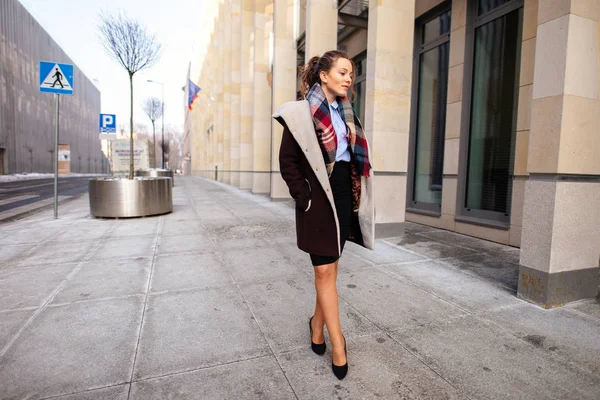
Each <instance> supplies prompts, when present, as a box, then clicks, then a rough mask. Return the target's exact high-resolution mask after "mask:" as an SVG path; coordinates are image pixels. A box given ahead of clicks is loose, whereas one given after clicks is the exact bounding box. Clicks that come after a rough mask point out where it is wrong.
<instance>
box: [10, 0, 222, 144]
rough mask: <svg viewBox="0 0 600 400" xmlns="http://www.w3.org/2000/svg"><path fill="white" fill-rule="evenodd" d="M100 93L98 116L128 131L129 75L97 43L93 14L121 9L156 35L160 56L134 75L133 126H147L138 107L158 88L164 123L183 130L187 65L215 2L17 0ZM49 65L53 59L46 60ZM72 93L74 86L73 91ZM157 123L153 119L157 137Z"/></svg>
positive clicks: (196, 54) (197, 53)
mask: <svg viewBox="0 0 600 400" xmlns="http://www.w3.org/2000/svg"><path fill="white" fill-rule="evenodd" d="M19 1H20V2H21V4H23V6H24V7H25V8H26V9H27V11H28V12H29V13H30V14H32V15H33V17H34V18H35V19H36V20H37V21H38V23H39V24H40V25H41V26H42V27H43V28H44V29H45V30H46V31H47V32H48V34H49V35H50V36H51V37H52V38H53V39H54V41H55V42H57V43H58V45H59V46H60V47H61V48H62V49H63V50H64V51H65V53H67V55H68V56H69V57H70V58H71V59H72V60H73V62H74V63H75V64H76V65H77V66H78V67H79V69H81V70H82V71H83V73H84V74H85V75H86V76H87V77H88V79H90V80H91V81H92V82H93V83H94V84H95V85H96V87H97V88H98V89H99V90H100V92H101V95H102V110H101V112H102V113H106V114H116V115H117V127H120V126H121V125H122V124H123V125H124V126H125V127H126V130H129V129H128V127H129V114H130V108H129V77H128V75H127V72H126V70H125V69H124V68H123V67H122V66H121V65H120V64H118V63H117V62H116V61H114V60H113V59H112V58H110V57H109V55H108V54H107V53H106V50H105V49H104V47H103V46H102V44H101V42H100V36H99V30H98V23H99V21H100V19H99V13H100V12H101V11H105V12H108V13H113V12H118V11H122V12H125V13H126V15H127V16H128V17H130V18H133V19H136V20H137V21H138V22H140V23H141V24H142V25H144V26H145V27H146V29H147V30H148V32H150V33H151V34H155V35H156V39H157V40H158V42H159V43H161V44H162V47H163V50H162V56H161V58H160V61H159V62H158V63H157V64H155V66H154V67H152V68H149V69H146V70H142V71H140V72H138V73H136V74H135V75H134V82H133V84H134V91H133V93H134V111H133V115H134V123H142V124H145V125H147V126H148V128H149V132H151V129H152V128H151V123H150V120H149V119H148V117H147V116H146V114H145V113H144V112H143V109H142V106H141V103H142V101H143V100H144V99H145V98H147V97H150V96H156V97H158V98H159V99H160V98H161V86H160V85H158V84H154V83H149V82H147V80H148V79H151V80H154V81H158V82H162V83H163V84H164V98H165V125H174V126H177V127H179V128H180V129H183V122H184V118H185V111H184V107H185V101H184V92H182V90H181V88H182V86H184V85H185V84H186V82H187V81H186V78H187V72H188V66H189V62H190V61H192V60H198V59H199V58H200V57H201V55H202V53H203V51H204V49H205V47H206V43H207V40H208V39H207V38H208V37H209V36H210V31H211V30H212V23H213V22H212V21H213V20H214V15H213V13H214V9H215V7H214V4H215V3H218V1H219V0H169V1H164V0H19ZM48 61H54V60H48ZM75 91H77V88H75ZM159 131H160V120H159V121H157V133H158V132H159Z"/></svg>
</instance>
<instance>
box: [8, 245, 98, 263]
mask: <svg viewBox="0 0 600 400" xmlns="http://www.w3.org/2000/svg"><path fill="white" fill-rule="evenodd" d="M97 244H98V240H91V241H76V242H72V243H55V242H46V243H44V244H42V245H41V246H39V247H38V248H36V249H35V250H34V251H33V252H32V253H30V254H28V255H26V256H24V257H23V258H21V259H20V260H19V261H18V262H17V265H39V264H48V263H52V264H58V263H70V262H79V261H83V259H84V257H85V256H87V255H88V254H89V253H90V252H91V251H92V250H93V249H94V248H95V247H96V245H97Z"/></svg>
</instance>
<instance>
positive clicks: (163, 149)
mask: <svg viewBox="0 0 600 400" xmlns="http://www.w3.org/2000/svg"><path fill="white" fill-rule="evenodd" d="M148 82H150V83H156V84H157V85H160V88H161V97H162V98H161V101H160V104H161V114H162V117H161V123H162V146H160V147H161V148H162V169H165V85H164V84H163V83H162V82H157V81H153V80H152V79H148Z"/></svg>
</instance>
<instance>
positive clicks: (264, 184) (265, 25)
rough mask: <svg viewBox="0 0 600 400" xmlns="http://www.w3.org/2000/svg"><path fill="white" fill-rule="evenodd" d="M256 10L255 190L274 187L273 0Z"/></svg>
mask: <svg viewBox="0 0 600 400" xmlns="http://www.w3.org/2000/svg"><path fill="white" fill-rule="evenodd" d="M254 5H255V7H256V8H255V13H254V100H253V102H254V119H253V121H252V122H253V126H252V138H253V140H252V142H253V144H254V146H253V147H254V164H253V165H254V171H253V180H252V192H253V193H269V191H270V189H271V184H270V182H269V181H270V177H271V87H272V76H271V66H270V64H269V45H270V40H269V38H270V37H271V35H272V32H273V30H272V27H273V0H256V2H255V3H254Z"/></svg>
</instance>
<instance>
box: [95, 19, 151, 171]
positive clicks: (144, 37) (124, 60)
mask: <svg viewBox="0 0 600 400" xmlns="http://www.w3.org/2000/svg"><path fill="white" fill-rule="evenodd" d="M98 28H99V30H100V34H101V40H102V45H103V46H104V48H105V49H106V51H107V53H108V54H109V55H110V56H111V57H112V58H113V59H114V60H115V61H117V62H118V63H119V64H121V66H122V67H123V68H125V69H126V70H127V73H128V74H129V89H130V106H131V116H130V119H129V128H130V129H129V131H130V132H133V75H134V74H135V73H136V72H138V71H141V70H143V69H145V68H150V67H152V66H153V65H154V64H156V62H157V61H158V59H159V58H160V50H161V45H160V43H158V42H157V41H156V38H155V37H154V35H150V34H149V33H148V32H147V31H146V28H145V27H144V26H143V25H141V24H140V23H139V22H137V21H136V20H134V19H129V18H127V16H126V15H125V14H122V13H115V14H107V13H104V12H102V13H100V24H99V26H98ZM129 179H133V134H131V135H130V146H129Z"/></svg>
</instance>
